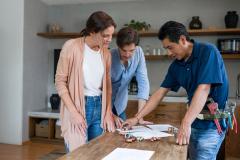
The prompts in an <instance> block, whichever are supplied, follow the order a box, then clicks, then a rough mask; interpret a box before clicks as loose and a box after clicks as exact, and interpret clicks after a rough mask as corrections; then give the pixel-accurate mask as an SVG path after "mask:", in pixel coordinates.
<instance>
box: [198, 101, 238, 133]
mask: <svg viewBox="0 0 240 160" xmlns="http://www.w3.org/2000/svg"><path fill="white" fill-rule="evenodd" d="M213 103H215V102H214V101H213V100H212V99H208V101H207V103H206V105H208V108H209V111H207V110H203V111H202V112H201V113H200V114H199V115H198V116H197V118H198V119H201V120H223V126H224V127H227V126H228V127H229V128H231V129H232V130H233V127H234V126H235V132H236V133H237V120H236V117H235V115H234V111H235V109H236V103H235V102H232V101H228V102H226V105H225V109H224V110H219V109H218V107H215V108H214V111H213V110H211V107H209V106H214V105H213ZM215 106H217V105H215ZM226 120H227V122H228V125H226Z"/></svg>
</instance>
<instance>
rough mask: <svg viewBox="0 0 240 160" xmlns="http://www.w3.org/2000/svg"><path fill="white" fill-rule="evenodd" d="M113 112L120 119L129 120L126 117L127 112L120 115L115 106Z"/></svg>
mask: <svg viewBox="0 0 240 160" xmlns="http://www.w3.org/2000/svg"><path fill="white" fill-rule="evenodd" d="M112 112H113V114H115V115H116V116H118V117H120V118H121V119H122V120H124V121H125V120H126V119H127V115H126V113H125V111H124V112H122V113H121V114H120V115H118V114H117V110H116V108H115V106H113V107H112Z"/></svg>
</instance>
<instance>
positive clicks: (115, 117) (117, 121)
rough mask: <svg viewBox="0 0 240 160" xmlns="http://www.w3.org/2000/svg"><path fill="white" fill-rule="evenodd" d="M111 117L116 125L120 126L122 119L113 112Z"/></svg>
mask: <svg viewBox="0 0 240 160" xmlns="http://www.w3.org/2000/svg"><path fill="white" fill-rule="evenodd" d="M113 119H114V122H115V125H116V127H117V128H122V123H123V120H122V119H121V118H120V117H118V116H116V115H115V114H113Z"/></svg>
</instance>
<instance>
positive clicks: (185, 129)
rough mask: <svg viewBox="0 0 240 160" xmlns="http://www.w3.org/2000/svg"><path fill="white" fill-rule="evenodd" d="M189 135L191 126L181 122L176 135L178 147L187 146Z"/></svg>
mask: <svg viewBox="0 0 240 160" xmlns="http://www.w3.org/2000/svg"><path fill="white" fill-rule="evenodd" d="M190 135H191V125H190V124H189V123H187V122H185V121H184V120H183V122H182V124H181V126H180V128H179V130H178V135H177V140H176V143H178V144H179V145H185V144H189V141H190Z"/></svg>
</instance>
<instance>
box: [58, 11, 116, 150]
mask: <svg viewBox="0 0 240 160" xmlns="http://www.w3.org/2000/svg"><path fill="white" fill-rule="evenodd" d="M115 28H116V24H115V22H114V21H113V19H112V18H111V17H110V16H109V15H108V14H106V13H104V12H102V11H98V12H94V13H93V14H92V15H91V16H90V17H89V18H88V20H87V23H86V28H85V29H84V30H83V31H82V32H81V34H82V37H80V38H76V39H71V40H68V41H67V42H66V43H65V44H64V45H63V48H62V51H61V54H60V58H59V61H58V66H57V72H56V79H55V82H56V88H57V91H58V94H59V95H60V97H61V110H60V119H61V130H62V136H63V137H64V141H65V145H66V150H67V152H71V151H73V150H74V149H76V148H77V147H79V146H81V145H82V144H85V143H86V142H87V141H89V140H91V139H93V138H95V137H97V136H99V135H101V134H102V132H103V131H109V132H114V131H115V125H114V120H113V115H112V108H111V106H112V105H111V94H112V93H111V92H112V87H111V77H110V66H111V57H110V56H111V55H110V52H109V50H108V46H109V43H110V42H111V40H112V34H113V33H114V29H115Z"/></svg>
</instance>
